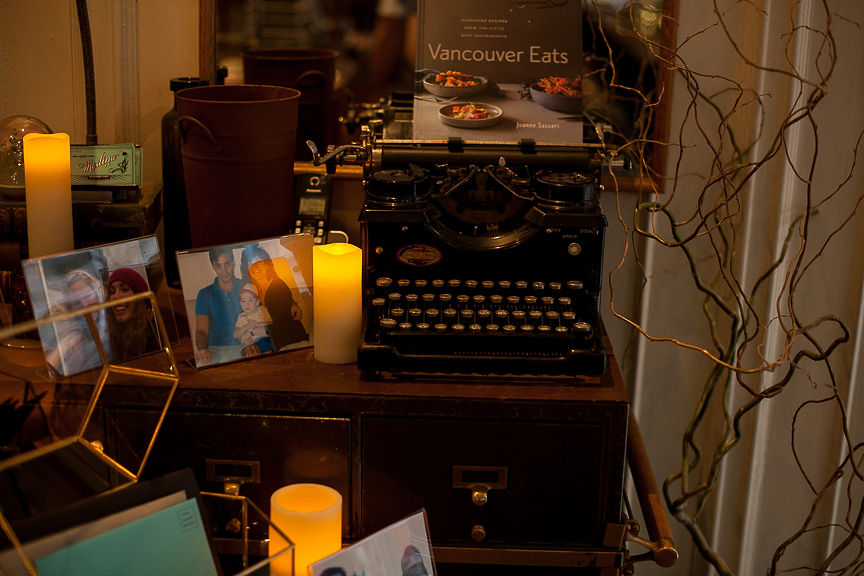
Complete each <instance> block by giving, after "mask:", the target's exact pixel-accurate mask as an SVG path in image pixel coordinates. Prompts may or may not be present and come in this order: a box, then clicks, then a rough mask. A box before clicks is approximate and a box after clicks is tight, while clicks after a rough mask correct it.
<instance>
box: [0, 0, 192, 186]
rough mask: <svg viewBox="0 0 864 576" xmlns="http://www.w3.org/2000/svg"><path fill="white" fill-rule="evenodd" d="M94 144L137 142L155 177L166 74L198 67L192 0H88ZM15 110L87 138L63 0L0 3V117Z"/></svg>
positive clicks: (79, 73) (74, 28)
mask: <svg viewBox="0 0 864 576" xmlns="http://www.w3.org/2000/svg"><path fill="white" fill-rule="evenodd" d="M87 4H88V14H89V19H90V27H91V36H92V41H93V59H94V66H95V79H96V124H97V135H98V142H99V143H100V144H108V143H119V142H136V143H139V144H141V146H142V147H143V150H144V174H145V180H147V181H157V180H159V179H160V178H161V176H160V174H161V158H160V155H161V150H160V119H161V117H162V114H164V113H165V111H167V110H168V109H170V108H171V106H172V103H173V98H172V95H171V92H170V90H169V89H168V82H169V80H170V79H171V78H173V77H176V76H195V75H197V74H198V0H146V1H140V2H132V1H125V0H124V1H120V2H112V1H109V0H89V2H88V3H87ZM18 114H24V115H29V116H35V117H37V118H39V119H41V120H43V121H44V122H46V123H47V124H48V125H49V126H50V127H51V129H52V130H54V131H55V132H67V133H69V134H70V136H71V139H72V142H73V143H76V144H83V143H84V142H85V139H86V129H87V123H86V105H85V96H84V73H83V63H82V57H81V42H80V36H79V30H78V20H77V11H76V7H75V2H73V1H72V0H31V1H28V2H19V1H14V2H0V118H5V117H7V116H11V115H18Z"/></svg>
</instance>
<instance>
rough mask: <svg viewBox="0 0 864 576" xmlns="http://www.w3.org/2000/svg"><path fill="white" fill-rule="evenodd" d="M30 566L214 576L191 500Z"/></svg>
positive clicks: (75, 575)
mask: <svg viewBox="0 0 864 576" xmlns="http://www.w3.org/2000/svg"><path fill="white" fill-rule="evenodd" d="M36 568H37V570H38V571H39V574H40V576H79V575H80V576H116V575H117V574H123V575H124V576H153V575H154V574H158V575H159V576H218V571H217V569H216V564H215V562H214V560H213V555H212V553H211V551H210V544H209V542H208V540H207V534H206V531H205V528H204V526H203V523H202V521H201V513H200V511H199V509H198V503H197V501H196V500H195V499H190V500H186V501H185V502H182V503H180V504H176V505H174V506H171V507H169V508H165V509H164V510H161V511H158V512H155V513H153V514H150V515H148V516H145V517H143V518H140V519H138V520H135V521H133V522H130V523H128V524H125V525H123V526H120V527H118V528H115V529H113V530H111V531H109V532H105V533H103V534H100V535H98V536H94V537H92V538H89V539H86V540H83V541H81V542H77V543H74V544H71V545H69V546H67V547H65V548H62V549H61V550H58V551H57V552H53V553H51V554H48V555H46V556H43V557H41V558H37V559H36Z"/></svg>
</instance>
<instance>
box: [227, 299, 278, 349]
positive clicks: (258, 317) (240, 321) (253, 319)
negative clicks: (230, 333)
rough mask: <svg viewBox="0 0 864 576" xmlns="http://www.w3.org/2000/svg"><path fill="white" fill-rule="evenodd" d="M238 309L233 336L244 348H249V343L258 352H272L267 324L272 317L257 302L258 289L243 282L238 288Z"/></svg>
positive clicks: (270, 322) (268, 324)
mask: <svg viewBox="0 0 864 576" xmlns="http://www.w3.org/2000/svg"><path fill="white" fill-rule="evenodd" d="M240 309H241V310H242V312H240V315H239V316H238V317H237V323H236V324H235V325H234V337H235V338H237V339H238V340H240V343H241V344H243V346H244V350H248V349H250V348H249V345H250V344H255V345H256V346H257V353H258V354H264V353H266V352H272V351H273V342H272V341H271V340H270V332H269V330H268V326H270V325H271V324H272V323H273V318H272V317H271V316H270V313H269V312H268V311H267V308H266V307H265V306H263V305H262V304H261V303H260V302H259V300H258V291H257V290H256V289H255V286H254V285H252V284H244V285H243V287H242V288H240ZM252 349H253V350H254V348H252ZM252 355H255V354H252ZM247 356H249V355H248V354H247Z"/></svg>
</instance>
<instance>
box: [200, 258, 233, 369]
mask: <svg viewBox="0 0 864 576" xmlns="http://www.w3.org/2000/svg"><path fill="white" fill-rule="evenodd" d="M209 255H210V265H211V266H213V271H214V272H216V278H214V279H213V283H212V284H210V285H208V286H205V287H204V288H202V289H201V290H199V291H198V296H197V298H196V299H195V348H196V352H195V361H196V363H197V365H198V366H206V365H208V364H219V363H222V362H228V361H231V360H237V359H238V358H241V357H242V349H243V345H242V344H241V343H240V341H239V340H238V339H236V338H234V325H235V324H236V323H237V317H238V316H239V315H240V312H241V308H240V288H242V287H243V281H242V280H241V279H240V278H238V277H237V276H236V275H235V273H234V253H233V251H232V250H231V248H229V247H226V246H220V247H216V248H212V249H210V254H209Z"/></svg>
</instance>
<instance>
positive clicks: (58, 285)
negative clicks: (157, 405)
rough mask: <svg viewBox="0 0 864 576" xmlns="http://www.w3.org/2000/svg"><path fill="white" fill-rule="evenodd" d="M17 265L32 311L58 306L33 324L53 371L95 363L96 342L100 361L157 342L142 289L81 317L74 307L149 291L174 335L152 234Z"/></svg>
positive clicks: (122, 357) (124, 358) (143, 350)
mask: <svg viewBox="0 0 864 576" xmlns="http://www.w3.org/2000/svg"><path fill="white" fill-rule="evenodd" d="M22 268H23V271H24V279H25V282H26V284H27V291H28V293H29V296H30V301H31V303H32V306H33V315H34V317H35V318H36V319H43V318H46V317H51V316H57V315H59V314H65V316H64V319H63V320H61V321H57V322H52V323H50V324H45V325H43V326H40V328H39V339H40V341H41V344H42V349H43V352H44V354H45V359H46V361H47V362H48V364H49V365H51V366H52V367H53V368H54V369H55V370H56V371H57V373H58V374H59V375H60V376H71V375H73V374H79V373H82V372H86V371H88V370H92V369H94V368H97V367H99V366H101V365H102V359H101V357H100V355H99V348H100V347H101V348H102V349H103V350H104V352H105V355H106V358H107V360H108V362H110V363H112V364H120V363H124V362H128V361H131V360H135V359H138V358H141V357H142V356H146V355H149V354H151V353H153V352H158V351H159V350H161V349H162V348H163V346H164V344H165V343H164V342H162V341H161V340H162V336H161V331H160V330H159V327H158V325H157V320H156V318H155V316H154V312H153V310H152V305H151V301H150V300H147V299H145V298H144V297H142V298H141V299H138V300H134V301H133V302H123V303H121V304H117V305H114V306H104V307H102V308H99V309H98V310H97V311H96V312H95V313H94V314H92V315H91V316H90V319H89V320H88V318H87V317H86V316H84V315H81V316H75V315H74V312H75V311H77V310H82V309H84V308H87V307H91V306H97V305H99V304H106V303H110V302H111V301H112V300H119V299H122V298H128V297H131V296H133V295H135V294H143V293H146V292H153V293H154V294H155V295H156V297H157V303H158V304H159V308H160V313H161V316H162V318H163V321H164V322H165V324H166V329H167V331H168V334H169V337H170V338H175V339H176V338H177V329H176V324H175V323H174V316H173V314H172V313H171V305H170V297H169V295H168V293H167V285H166V283H165V274H164V269H163V266H162V257H161V255H160V251H159V243H158V241H157V240H156V237H155V236H146V237H142V238H137V239H134V240H128V241H124V242H116V243H113V244H105V245H103V246H98V247H94V248H84V249H80V250H74V251H72V252H66V253H62V254H56V255H51V256H45V257H42V258H32V259H28V260H25V261H24V262H23V263H22ZM68 313H73V314H72V315H71V317H70V315H69V314H68ZM90 320H92V325H91V323H90Z"/></svg>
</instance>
